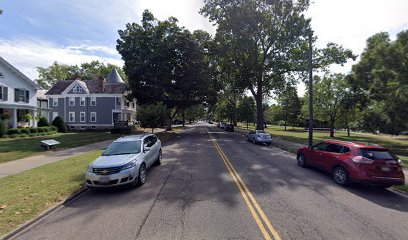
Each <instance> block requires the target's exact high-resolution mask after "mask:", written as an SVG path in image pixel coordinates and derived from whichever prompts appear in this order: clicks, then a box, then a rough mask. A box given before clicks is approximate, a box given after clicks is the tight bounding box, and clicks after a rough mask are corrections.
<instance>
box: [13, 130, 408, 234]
mask: <svg viewBox="0 0 408 240" xmlns="http://www.w3.org/2000/svg"><path fill="white" fill-rule="evenodd" d="M208 132H210V134H209V133H208ZM211 137H212V138H211ZM218 147H219V148H218ZM163 157H164V159H163V163H162V165H161V166H158V167H154V168H152V169H151V170H150V171H149V173H148V176H147V182H146V184H145V185H143V186H142V187H139V188H134V189H128V190H117V191H108V192H92V191H88V192H86V193H85V194H83V195H82V196H80V197H79V198H78V199H76V200H75V201H73V202H70V203H69V204H66V205H64V206H62V207H60V208H59V209H57V210H56V211H54V212H52V213H51V214H49V215H47V216H46V217H44V218H42V219H41V220H40V221H38V222H37V223H35V224H34V225H32V226H31V227H29V228H27V229H26V230H24V231H22V232H21V233H20V234H18V235H16V236H15V237H14V238H13V239H86V240H91V239H268V238H270V239H370V240H374V239H381V240H383V239H408V198H407V197H405V196H403V195H401V194H398V193H395V192H393V191H390V190H384V189H378V188H372V187H364V186H354V187H351V188H343V187H340V186H337V185H335V184H334V183H333V182H332V180H331V178H330V176H328V175H326V174H324V173H322V172H319V171H317V170H313V169H302V168H299V167H297V165H296V161H295V157H294V155H292V154H289V153H287V152H284V151H282V150H280V149H276V148H273V147H267V146H261V145H254V144H252V143H249V142H247V141H245V138H244V136H243V135H242V134H239V133H225V132H220V131H219V130H218V129H216V128H215V127H213V126H210V125H197V126H195V127H191V128H189V129H188V130H186V131H184V132H183V133H182V134H181V136H180V137H179V138H177V139H176V140H174V141H171V142H169V143H168V144H167V145H166V146H164V147H163Z"/></svg>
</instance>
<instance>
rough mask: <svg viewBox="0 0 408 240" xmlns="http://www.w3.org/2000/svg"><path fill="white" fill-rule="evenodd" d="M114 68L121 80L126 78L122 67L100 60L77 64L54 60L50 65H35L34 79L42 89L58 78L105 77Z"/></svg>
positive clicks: (89, 78) (48, 87)
mask: <svg viewBox="0 0 408 240" xmlns="http://www.w3.org/2000/svg"><path fill="white" fill-rule="evenodd" d="M114 68H116V70H118V73H119V75H120V76H121V77H122V79H123V80H125V81H126V80H127V77H126V74H125V73H124V71H123V70H122V68H120V67H118V66H115V65H113V64H110V63H108V64H105V63H102V62H100V61H92V62H90V63H82V64H81V65H80V66H78V65H67V64H59V63H57V62H54V63H53V64H52V65H51V66H49V67H46V68H43V67H37V71H38V74H39V77H38V79H37V80H36V81H37V83H38V85H40V86H41V87H42V88H44V89H50V88H51V87H52V86H53V85H55V83H57V82H58V81H59V80H73V79H77V78H80V79H84V80H92V79H97V78H98V77H105V78H106V77H107V76H108V75H109V73H110V72H111V71H112V69H114Z"/></svg>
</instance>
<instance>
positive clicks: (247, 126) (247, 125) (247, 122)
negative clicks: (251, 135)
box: [247, 121, 249, 129]
mask: <svg viewBox="0 0 408 240" xmlns="http://www.w3.org/2000/svg"><path fill="white" fill-rule="evenodd" d="M248 128H249V127H248V121H247V129H248Z"/></svg>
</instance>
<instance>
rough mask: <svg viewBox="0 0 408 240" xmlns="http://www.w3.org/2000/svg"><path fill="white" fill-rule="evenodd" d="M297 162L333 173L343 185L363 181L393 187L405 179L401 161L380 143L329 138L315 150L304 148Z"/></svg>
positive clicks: (298, 155)
mask: <svg viewBox="0 0 408 240" xmlns="http://www.w3.org/2000/svg"><path fill="white" fill-rule="evenodd" d="M297 163H298V165H299V166H300V167H305V166H313V167H317V168H320V169H322V170H324V171H326V172H329V173H331V174H332V176H333V180H334V181H335V182H336V183H337V184H339V185H343V186H345V185H347V184H348V183H350V182H362V183H370V184H375V185H380V186H383V187H389V186H391V185H401V184H404V181H405V180H404V173H403V171H402V167H401V160H399V159H398V158H397V156H395V155H394V154H393V153H391V152H390V151H389V150H388V149H387V148H384V147H380V146H378V145H367V144H362V143H352V142H342V141H334V140H325V141H324V142H321V143H319V144H317V145H315V146H313V147H312V149H309V148H307V147H303V148H300V149H299V150H298V152H297Z"/></svg>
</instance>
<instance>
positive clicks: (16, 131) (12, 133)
mask: <svg viewBox="0 0 408 240" xmlns="http://www.w3.org/2000/svg"><path fill="white" fill-rule="evenodd" d="M20 133H21V132H20V129H18V128H10V129H9V130H7V135H14V134H20Z"/></svg>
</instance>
